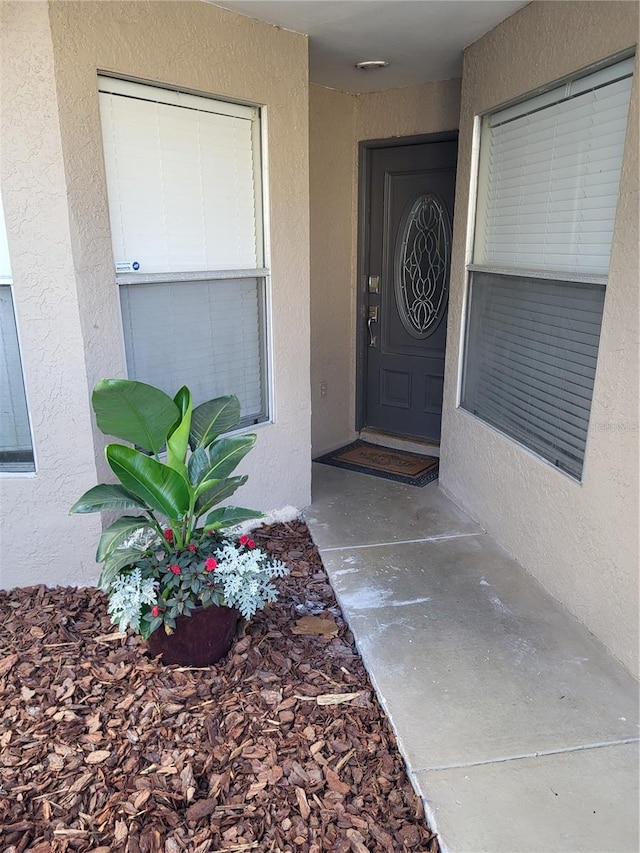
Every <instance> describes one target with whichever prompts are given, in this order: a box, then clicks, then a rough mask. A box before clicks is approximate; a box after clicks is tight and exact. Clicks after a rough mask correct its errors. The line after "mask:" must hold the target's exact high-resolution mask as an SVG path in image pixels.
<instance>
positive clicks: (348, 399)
mask: <svg viewBox="0 0 640 853" xmlns="http://www.w3.org/2000/svg"><path fill="white" fill-rule="evenodd" d="M354 139H355V98H354V97H353V95H348V94H346V93H344V92H337V91H335V90H334V89H326V88H324V87H322V86H311V87H310V90H309V166H310V187H311V193H310V200H311V201H310V203H311V216H310V221H311V400H312V419H311V426H312V429H311V443H312V447H313V454H314V456H317V455H319V454H320V453H323V452H324V451H326V450H332V449H334V448H336V447H340V445H342V444H346V443H347V442H348V441H350V440H351V439H352V438H353V436H354V435H355V433H354V421H353V410H354V399H353V389H354V384H353V377H354V375H355V347H354V340H353V339H354V317H355V288H354V286H353V282H354V281H355V266H354V264H355V255H354V251H353V228H354V216H355V198H354V195H353V188H354V185H355V180H356V176H355V173H356V169H357V163H356V157H355V155H354ZM323 385H324V388H323V387H322V386H323Z"/></svg>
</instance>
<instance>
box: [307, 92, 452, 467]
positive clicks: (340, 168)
mask: <svg viewBox="0 0 640 853" xmlns="http://www.w3.org/2000/svg"><path fill="white" fill-rule="evenodd" d="M309 111H310V166H311V225H312V228H311V312H312V324H311V328H312V332H311V392H312V404H313V418H312V436H313V453H314V455H315V456H317V455H319V454H321V453H324V452H326V451H328V450H333V449H334V448H336V447H339V446H340V445H341V444H346V443H347V442H349V441H351V440H352V439H353V438H354V437H355V419H356V413H355V409H356V402H355V399H356V331H357V316H356V312H357V293H358V290H357V287H358V283H357V251H358V233H357V230H358V144H359V143H360V142H362V141H364V140H368V139H387V138H391V137H396V136H397V137H402V136H413V135H415V134H421V133H439V132H442V131H446V130H456V129H457V127H458V117H459V113H460V80H445V81H441V82H438V83H423V84H421V85H419V86H408V87H407V88H403V89H390V90H387V91H384V92H374V93H370V94H362V95H350V94H345V93H344V92H337V91H335V90H332V89H325V88H323V87H321V86H311V87H310V107H309ZM323 382H326V383H327V393H326V395H325V396H321V393H320V386H321V383H323Z"/></svg>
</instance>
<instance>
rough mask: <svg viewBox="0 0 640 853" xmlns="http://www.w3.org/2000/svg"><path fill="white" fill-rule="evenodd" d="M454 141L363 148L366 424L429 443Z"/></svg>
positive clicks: (438, 376)
mask: <svg viewBox="0 0 640 853" xmlns="http://www.w3.org/2000/svg"><path fill="white" fill-rule="evenodd" d="M456 156H457V143H456V141H455V140H452V139H445V140H435V141H433V142H422V143H419V144H414V145H398V146H395V147H392V148H375V149H372V150H371V151H370V152H369V161H368V170H367V179H368V182H369V184H368V198H369V206H368V211H369V223H368V226H369V227H368V233H369V241H368V250H367V276H379V279H380V282H379V292H377V293H376V292H371V290H370V291H369V292H368V293H367V295H366V296H367V298H366V302H367V305H366V308H365V311H366V316H367V317H368V318H370V319H369V323H368V340H367V346H366V359H365V361H366V370H365V376H364V378H363V381H364V389H363V390H364V417H365V422H366V425H367V426H369V427H373V428H376V429H381V430H385V431H388V432H395V433H400V434H403V435H411V436H418V437H421V438H429V439H435V440H438V439H439V438H440V420H441V415H442V387H443V377H444V348H445V338H446V325H447V324H446V314H447V311H446V308H447V299H448V289H449V263H450V255H451V222H452V216H453V201H454V192H455V166H456Z"/></svg>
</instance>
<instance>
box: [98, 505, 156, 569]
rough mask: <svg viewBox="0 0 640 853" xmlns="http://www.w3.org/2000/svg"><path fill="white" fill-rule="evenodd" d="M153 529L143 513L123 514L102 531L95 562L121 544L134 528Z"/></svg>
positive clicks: (102, 558)
mask: <svg viewBox="0 0 640 853" xmlns="http://www.w3.org/2000/svg"><path fill="white" fill-rule="evenodd" d="M145 529H148V530H153V527H152V526H151V523H150V521H149V519H148V518H147V517H146V516H144V515H123V516H121V517H120V518H119V519H118V520H117V521H114V522H113V524H110V525H109V527H107V529H106V530H104V531H103V533H102V536H101V537H100V542H99V543H98V550H97V552H96V563H101V562H102V561H103V560H105V559H106V558H107V557H108V556H109V554H110V553H111V551H113V549H114V548H117V547H118V546H119V545H121V544H122V543H123V542H124V540H125V539H128V538H129V536H131V534H132V533H135V532H136V530H145Z"/></svg>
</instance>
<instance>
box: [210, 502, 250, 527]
mask: <svg viewBox="0 0 640 853" xmlns="http://www.w3.org/2000/svg"><path fill="white" fill-rule="evenodd" d="M263 516H264V513H263V512H259V511H258V510H257V509H245V508H244V507H242V506H223V507H220V508H219V509H214V511H213V512H210V513H209V515H208V516H207V520H206V523H205V526H204V529H205V530H222V529H223V528H225V527H233V526H234V525H236V524H242V522H243V521H249V520H251V519H254V518H262V517H263Z"/></svg>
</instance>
